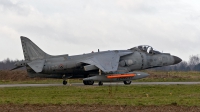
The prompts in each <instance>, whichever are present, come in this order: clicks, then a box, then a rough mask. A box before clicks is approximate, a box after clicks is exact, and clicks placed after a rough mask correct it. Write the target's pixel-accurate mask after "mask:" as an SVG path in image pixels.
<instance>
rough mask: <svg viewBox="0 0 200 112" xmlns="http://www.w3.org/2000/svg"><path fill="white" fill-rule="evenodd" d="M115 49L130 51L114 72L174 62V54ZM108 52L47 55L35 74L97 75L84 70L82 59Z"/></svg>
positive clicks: (97, 72)
mask: <svg viewBox="0 0 200 112" xmlns="http://www.w3.org/2000/svg"><path fill="white" fill-rule="evenodd" d="M115 51H117V52H132V53H131V54H129V55H125V56H122V57H121V58H120V61H119V63H118V69H117V71H116V72H115V73H128V72H131V71H135V70H144V69H148V68H155V67H161V66H168V65H173V64H174V63H175V59H174V56H171V55H170V54H167V53H157V54H150V53H147V52H143V51H141V50H140V49H136V48H135V49H129V50H115ZM108 52H113V51H103V52H94V53H88V54H82V55H75V56H68V55H60V56H51V57H47V58H46V59H45V64H44V68H43V70H42V72H41V73H40V74H37V76H40V77H51V78H62V76H63V74H65V75H66V77H75V78H83V77H87V76H88V75H89V74H93V75H95V74H96V75H98V74H99V69H94V70H91V71H85V70H84V66H86V65H87V64H85V63H82V60H87V59H90V58H91V57H94V56H97V55H99V54H104V53H108ZM27 70H28V71H29V72H33V74H34V71H33V70H32V69H31V68H27Z"/></svg>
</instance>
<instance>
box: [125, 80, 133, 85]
mask: <svg viewBox="0 0 200 112" xmlns="http://www.w3.org/2000/svg"><path fill="white" fill-rule="evenodd" d="M131 82H132V81H124V84H125V85H130V84H131Z"/></svg>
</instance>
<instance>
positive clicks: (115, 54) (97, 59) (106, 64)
mask: <svg viewBox="0 0 200 112" xmlns="http://www.w3.org/2000/svg"><path fill="white" fill-rule="evenodd" d="M132 53H133V52H130V51H126V52H120V51H109V52H105V53H102V54H97V55H94V56H93V57H90V58H88V59H86V60H83V61H82V62H83V63H87V64H90V65H95V66H96V67H98V68H99V69H101V70H102V71H103V72H105V73H112V72H115V71H117V68H118V65H119V59H120V57H121V56H124V55H128V54H132Z"/></svg>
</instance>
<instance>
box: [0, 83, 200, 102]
mask: <svg viewBox="0 0 200 112" xmlns="http://www.w3.org/2000/svg"><path fill="white" fill-rule="evenodd" d="M0 96H1V97H0V104H17V105H18V104H19V105H20V104H89V105H90V104H101V105H131V106H144V105H145V106H146V105H184V106H185V105H186V106H200V85H168V86H167V85H134V86H117V85H116V86H102V87H98V86H81V87H75V86H59V87H15V88H0Z"/></svg>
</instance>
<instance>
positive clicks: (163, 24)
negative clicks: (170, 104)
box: [0, 0, 200, 59]
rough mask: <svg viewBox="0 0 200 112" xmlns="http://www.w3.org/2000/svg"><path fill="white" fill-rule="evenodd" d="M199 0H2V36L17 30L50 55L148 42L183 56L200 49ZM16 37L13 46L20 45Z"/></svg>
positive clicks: (124, 47)
mask: <svg viewBox="0 0 200 112" xmlns="http://www.w3.org/2000/svg"><path fill="white" fill-rule="evenodd" d="M197 2H198V1H197V0H192V1H190V2H188V1H187V0H181V1H180V0H176V1H174V0H163V1H159V0H151V1H149V0H134V1H133V0H109V1H108V0H95V1H94V0H67V1H66V0H60V1H56V0H42V1H41V0H40V1H39V0H29V1H28V2H27V1H26V0H15V1H11V0H10V1H9V0H2V1H0V18H1V21H0V38H11V39H15V40H19V36H20V35H24V36H28V37H30V38H31V39H32V40H33V41H35V42H36V43H37V44H38V45H39V46H40V47H41V48H44V50H45V51H47V52H49V53H50V54H51V53H52V54H65V53H70V54H79V53H83V52H90V51H92V50H96V49H98V48H100V49H102V50H109V49H128V48H130V47H134V46H137V45H140V44H149V45H152V46H153V47H154V48H155V49H157V50H161V51H164V52H170V53H172V54H174V55H178V56H183V57H182V58H184V59H187V58H188V57H189V55H190V54H191V55H192V54H198V52H199V51H198V50H197V49H194V47H193V46H195V47H197V48H200V46H199V44H198V43H199V42H200V38H199V36H200V33H199V32H200V23H199V19H200V18H199V17H200V16H199V11H200V8H199V7H198V5H197ZM46 41H47V42H46ZM17 42H18V41H16V43H15V44H14V45H15V46H16V45H19V44H18V43H17ZM13 49H14V48H13ZM13 49H11V50H13ZM19 49H21V48H19ZM21 54H22V53H21ZM7 56H12V53H8V54H7ZM15 57H16V56H13V57H12V58H15ZM17 57H19V58H22V57H21V55H19V56H17ZM4 58H6V57H0V59H4Z"/></svg>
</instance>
